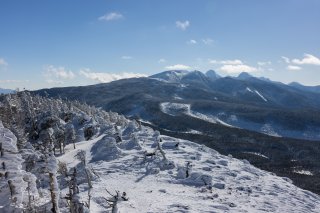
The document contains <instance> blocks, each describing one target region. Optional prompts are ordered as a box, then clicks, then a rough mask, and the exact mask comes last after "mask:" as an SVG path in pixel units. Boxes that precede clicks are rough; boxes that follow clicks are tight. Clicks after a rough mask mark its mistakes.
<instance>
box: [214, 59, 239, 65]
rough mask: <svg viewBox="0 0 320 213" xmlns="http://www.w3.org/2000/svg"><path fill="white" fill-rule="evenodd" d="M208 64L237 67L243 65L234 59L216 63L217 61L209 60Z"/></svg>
mask: <svg viewBox="0 0 320 213" xmlns="http://www.w3.org/2000/svg"><path fill="white" fill-rule="evenodd" d="M209 63H210V64H229V65H238V64H243V62H242V61H241V60H239V59H235V60H222V61H218V60H209Z"/></svg>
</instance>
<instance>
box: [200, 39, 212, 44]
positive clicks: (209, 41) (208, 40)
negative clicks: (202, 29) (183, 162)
mask: <svg viewBox="0 0 320 213" xmlns="http://www.w3.org/2000/svg"><path fill="white" fill-rule="evenodd" d="M202 42H203V43H204V44H205V45H211V44H213V42H214V40H213V39H211V38H204V39H202Z"/></svg>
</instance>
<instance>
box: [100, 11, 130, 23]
mask: <svg viewBox="0 0 320 213" xmlns="http://www.w3.org/2000/svg"><path fill="white" fill-rule="evenodd" d="M123 18H124V16H123V15H122V14H121V13H117V12H112V13H108V14H105V15H103V16H100V17H99V18H98V20H99V21H114V20H119V19H123Z"/></svg>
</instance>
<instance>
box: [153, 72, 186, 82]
mask: <svg viewBox="0 0 320 213" xmlns="http://www.w3.org/2000/svg"><path fill="white" fill-rule="evenodd" d="M188 73H189V71H187V70H168V71H164V72H161V73H157V74H154V75H151V76H149V77H150V78H156V79H161V80H165V81H168V82H170V83H178V82H180V80H181V78H182V77H183V76H185V75H187V74H188Z"/></svg>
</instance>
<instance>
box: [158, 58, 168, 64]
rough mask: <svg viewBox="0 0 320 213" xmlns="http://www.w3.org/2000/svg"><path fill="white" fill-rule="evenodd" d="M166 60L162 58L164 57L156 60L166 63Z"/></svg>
mask: <svg viewBox="0 0 320 213" xmlns="http://www.w3.org/2000/svg"><path fill="white" fill-rule="evenodd" d="M166 62H167V60H166V59H164V58H160V59H159V61H158V63H166Z"/></svg>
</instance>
